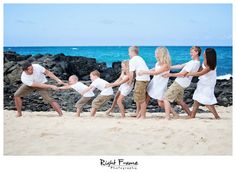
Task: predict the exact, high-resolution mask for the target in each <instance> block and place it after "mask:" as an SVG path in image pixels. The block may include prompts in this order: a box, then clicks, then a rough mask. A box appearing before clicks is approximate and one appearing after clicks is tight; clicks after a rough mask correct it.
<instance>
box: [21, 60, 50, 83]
mask: <svg viewBox="0 0 236 173" xmlns="http://www.w3.org/2000/svg"><path fill="white" fill-rule="evenodd" d="M32 66H33V74H31V75H28V74H26V73H25V72H24V71H23V72H22V74H21V81H22V82H23V84H25V85H28V86H31V85H32V84H33V83H45V82H47V79H46V76H45V74H44V72H45V68H44V67H43V66H41V65H39V64H32Z"/></svg>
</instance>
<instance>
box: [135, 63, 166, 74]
mask: <svg viewBox="0 0 236 173" xmlns="http://www.w3.org/2000/svg"><path fill="white" fill-rule="evenodd" d="M169 69H170V67H169V66H168V65H167V64H165V65H163V67H161V68H160V69H158V70H156V69H154V70H146V71H139V72H138V75H143V74H149V75H158V74H160V73H163V72H165V71H168V70H169Z"/></svg>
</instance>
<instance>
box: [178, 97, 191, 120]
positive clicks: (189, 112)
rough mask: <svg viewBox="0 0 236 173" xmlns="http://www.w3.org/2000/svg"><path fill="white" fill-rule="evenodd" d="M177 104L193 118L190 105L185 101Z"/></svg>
mask: <svg viewBox="0 0 236 173" xmlns="http://www.w3.org/2000/svg"><path fill="white" fill-rule="evenodd" d="M177 104H179V105H180V106H181V107H182V109H183V110H184V111H185V112H186V113H187V114H188V116H191V111H190V110H189V107H188V105H187V104H186V103H185V102H184V101H183V100H180V101H177Z"/></svg>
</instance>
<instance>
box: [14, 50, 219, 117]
mask: <svg viewBox="0 0 236 173" xmlns="http://www.w3.org/2000/svg"><path fill="white" fill-rule="evenodd" d="M128 53H129V57H130V60H126V61H123V62H122V63H121V67H122V68H121V69H122V71H121V74H120V77H119V78H118V79H117V80H116V81H115V82H113V83H109V82H107V81H105V80H104V79H101V78H100V73H99V71H97V70H95V71H92V72H91V73H90V79H91V81H92V83H91V84H90V86H87V85H85V84H83V83H82V82H81V81H79V79H78V77H77V76H76V75H72V76H70V77H69V79H68V83H64V82H63V81H61V80H60V79H59V78H58V77H56V76H55V75H54V74H53V73H52V72H51V71H49V70H47V69H45V68H44V67H42V66H41V65H39V64H31V63H30V62H28V61H26V62H25V63H24V64H23V65H22V69H23V72H22V75H21V81H22V83H23V84H22V86H21V87H20V88H19V89H18V90H17V91H16V92H15V94H14V99H15V105H16V110H17V117H19V116H22V112H21V109H22V97H24V96H26V95H27V94H29V93H30V92H32V91H34V90H37V91H39V93H40V94H41V96H42V98H43V99H44V100H45V101H46V102H47V103H49V104H50V105H51V106H52V107H53V108H54V109H55V111H56V112H57V113H58V114H59V116H62V111H61V108H60V106H59V104H58V103H57V102H56V101H55V100H54V99H53V98H52V97H51V96H50V95H49V92H48V89H53V90H66V89H74V90H76V91H77V92H78V93H79V94H81V98H80V99H79V100H78V102H77V103H76V104H75V107H76V108H77V111H76V115H77V116H80V114H81V112H82V110H83V107H84V105H85V104H88V103H90V102H92V109H91V116H93V117H95V115H96V111H97V110H98V109H99V108H101V107H102V106H103V105H104V104H105V103H106V102H107V101H109V100H111V99H112V98H113V96H114V91H113V87H118V86H119V89H118V91H117V93H116V94H115V97H114V98H113V103H112V106H111V108H110V109H108V110H107V111H106V114H107V115H110V114H111V113H112V112H113V110H114V108H115V106H116V105H118V107H119V110H120V113H121V117H122V118H124V117H125V107H124V105H123V101H124V98H125V97H126V96H127V95H128V94H130V92H131V91H132V90H133V87H134V101H135V103H136V117H137V118H145V117H146V107H147V105H148V103H149V101H150V99H151V98H152V99H155V100H156V101H157V104H158V105H159V106H160V107H161V108H163V109H164V110H165V117H166V119H171V118H172V117H173V118H178V117H179V115H178V114H177V113H176V112H175V111H174V109H173V108H172V107H171V103H172V102H176V103H177V104H179V105H180V106H181V107H182V108H183V110H184V111H185V112H186V113H187V115H188V118H195V116H196V113H197V110H198V108H199V105H200V104H203V105H205V106H206V107H207V108H208V109H209V110H210V112H212V113H213V115H214V117H215V118H216V119H220V117H219V115H218V113H217V111H216V109H215V107H214V104H216V103H217V100H216V98H215V95H214V88H215V84H216V51H215V50H214V49H213V48H207V49H206V50H205V52H204V54H203V57H204V61H203V64H202V66H201V67H200V55H201V48H200V47H198V46H193V47H191V49H190V55H191V60H190V61H188V62H186V63H184V64H181V65H173V66H172V65H171V57H170V54H169V51H168V49H167V48H166V47H158V48H157V49H156V50H155V57H156V60H157V62H156V65H155V67H154V68H153V69H151V70H149V68H148V67H147V65H146V63H145V61H144V59H143V58H142V57H141V56H139V48H138V47H137V46H131V47H129V49H128ZM171 69H181V71H180V72H178V73H170V70H171ZM150 75H152V76H153V78H152V80H151V79H150ZM46 76H48V77H50V78H52V79H54V80H55V81H57V83H58V84H60V85H63V86H61V87H58V86H56V85H50V84H46V82H47V79H46ZM193 76H199V82H198V83H197V88H196V90H195V92H194V94H193V100H194V104H193V108H192V111H190V109H189V107H188V105H187V104H186V103H185V102H184V100H183V96H184V90H185V89H186V88H187V87H188V86H189V85H190V83H191V80H192V77H193ZM169 77H176V79H175V81H174V82H173V83H172V85H171V86H170V87H169V88H167V84H168V80H169ZM150 80H151V81H150ZM95 89H98V90H100V91H101V92H100V94H98V95H97V96H96V98H94V97H95V94H94V92H93V91H94V90H95Z"/></svg>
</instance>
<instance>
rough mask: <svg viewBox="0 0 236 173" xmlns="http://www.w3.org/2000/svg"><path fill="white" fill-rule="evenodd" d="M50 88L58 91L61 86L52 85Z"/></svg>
mask: <svg viewBox="0 0 236 173" xmlns="http://www.w3.org/2000/svg"><path fill="white" fill-rule="evenodd" d="M50 88H51V89H53V90H55V91H57V90H58V89H59V88H58V87H57V86H55V85H51V86H50Z"/></svg>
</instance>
